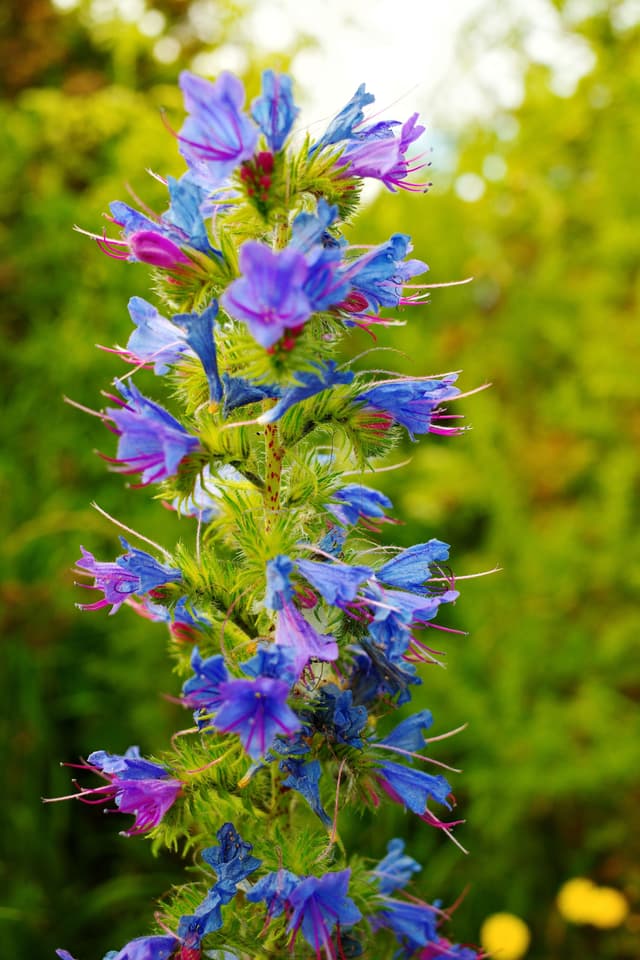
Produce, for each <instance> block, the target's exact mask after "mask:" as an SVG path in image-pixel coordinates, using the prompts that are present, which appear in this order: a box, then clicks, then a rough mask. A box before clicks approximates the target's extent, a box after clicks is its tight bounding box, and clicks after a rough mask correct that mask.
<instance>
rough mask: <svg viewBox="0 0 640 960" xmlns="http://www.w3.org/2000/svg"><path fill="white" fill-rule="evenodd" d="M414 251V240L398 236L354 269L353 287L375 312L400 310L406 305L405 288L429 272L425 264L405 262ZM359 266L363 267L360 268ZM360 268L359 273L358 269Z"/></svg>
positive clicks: (367, 255) (362, 260)
mask: <svg viewBox="0 0 640 960" xmlns="http://www.w3.org/2000/svg"><path fill="white" fill-rule="evenodd" d="M411 249H412V247H411V238H410V237H409V236H408V235H407V234H405V233H394V234H393V236H392V237H391V238H390V239H389V240H388V241H387V243H383V244H381V245H380V246H379V247H378V248H377V249H375V250H374V251H373V252H372V253H368V254H365V255H364V256H363V257H361V258H360V260H359V261H355V262H354V264H353V265H352V267H351V269H350V271H349V275H350V279H351V284H352V286H353V288H354V289H355V290H357V291H358V292H359V293H361V294H363V296H364V297H366V299H367V302H368V305H369V308H370V309H371V310H374V311H378V310H379V309H380V307H397V306H398V305H399V304H400V303H402V302H403V301H402V285H403V284H404V283H406V282H407V280H410V279H411V277H414V276H418V275H419V274H421V273H424V272H425V270H428V269H429V268H428V266H427V264H426V263H423V262H422V260H409V261H405V260H404V258H405V257H406V255H407V253H409V252H410V251H411ZM358 264H362V266H360V267H358ZM356 267H358V269H354V268H356Z"/></svg>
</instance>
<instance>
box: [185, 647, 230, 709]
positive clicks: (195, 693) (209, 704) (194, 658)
mask: <svg viewBox="0 0 640 960" xmlns="http://www.w3.org/2000/svg"><path fill="white" fill-rule="evenodd" d="M191 668H192V670H193V672H194V676H193V677H190V679H189V680H187V681H186V682H185V683H184V685H183V687H182V700H183V702H184V704H185V706H187V707H192V708H194V709H196V710H198V711H204V712H205V713H213V712H214V711H215V710H217V708H218V707H219V706H220V703H221V702H222V697H221V694H220V685H221V684H223V683H225V682H226V681H227V680H228V679H229V674H228V673H227V668H226V666H225V662H224V657H223V656H222V655H221V654H219V653H218V654H215V656H213V657H208V658H207V659H206V660H203V659H202V657H201V656H200V651H199V649H198V648H197V647H194V648H193V652H192V654H191Z"/></svg>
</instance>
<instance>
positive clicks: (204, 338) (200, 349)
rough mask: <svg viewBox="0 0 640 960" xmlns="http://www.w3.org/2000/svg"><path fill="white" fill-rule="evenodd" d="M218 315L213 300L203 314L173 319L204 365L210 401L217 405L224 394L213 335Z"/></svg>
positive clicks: (190, 314) (216, 306)
mask: <svg viewBox="0 0 640 960" xmlns="http://www.w3.org/2000/svg"><path fill="white" fill-rule="evenodd" d="M217 315H218V303H217V301H216V300H213V301H212V303H211V304H210V305H209V306H208V307H207V308H206V310H203V312H202V313H179V314H176V316H174V318H173V322H174V323H175V324H176V326H177V327H179V328H180V329H181V330H184V336H185V340H186V342H187V343H188V345H189V346H190V347H191V349H192V350H193V352H194V353H195V354H196V356H197V357H198V359H199V360H200V362H201V363H202V367H203V369H204V372H205V375H206V378H207V383H208V385H209V400H210V402H211V403H216V404H217V403H218V401H220V400H222V392H223V391H222V381H221V380H220V375H219V373H218V361H217V358H216V341H215V338H214V335H213V331H214V327H215V322H214V321H215V318H216V317H217Z"/></svg>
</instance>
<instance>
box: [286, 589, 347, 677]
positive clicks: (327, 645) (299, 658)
mask: <svg viewBox="0 0 640 960" xmlns="http://www.w3.org/2000/svg"><path fill="white" fill-rule="evenodd" d="M275 638H276V643H277V644H278V645H279V646H282V647H284V648H285V649H289V650H292V651H293V655H294V660H293V667H294V670H295V673H296V676H298V677H299V676H300V675H301V673H302V671H303V670H304V669H305V667H306V666H307V664H308V663H309V661H310V660H323V661H325V662H329V661H332V660H337V659H338V644H337V643H336V641H335V639H334V637H332V636H331V635H330V634H320V633H318V632H317V630H315V629H314V628H313V627H312V626H311V624H310V623H309V621H308V620H307V619H306V617H304V616H303V614H302V613H300V611H299V610H298V609H297V607H295V606H294V605H293V604H292V603H285V604H283V606H282V607H281V608H280V610H279V612H278V619H277V621H276V633H275Z"/></svg>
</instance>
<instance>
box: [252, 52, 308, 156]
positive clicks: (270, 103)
mask: <svg viewBox="0 0 640 960" xmlns="http://www.w3.org/2000/svg"><path fill="white" fill-rule="evenodd" d="M298 113H299V109H298V107H296V106H295V104H294V102H293V91H292V88H291V77H288V76H286V75H284V74H276V73H274V72H273V70H265V71H264V73H263V74H262V96H261V97H257V98H256V99H255V100H254V101H253V103H252V104H251V116H252V118H253V120H254V121H255V122H256V123H257V124H258V126H259V127H260V129H261V130H262V132H263V134H264V135H265V137H266V140H267V144H268V145H269V149H270V150H273V152H274V153H278V151H280V150H282V146H283V144H284V142H285V140H286V139H287V137H288V136H289V133H290V131H291V127H292V126H293V123H294V121H295V119H296V117H297V115H298Z"/></svg>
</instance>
